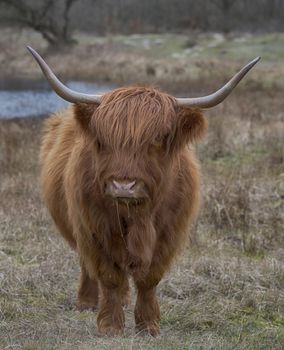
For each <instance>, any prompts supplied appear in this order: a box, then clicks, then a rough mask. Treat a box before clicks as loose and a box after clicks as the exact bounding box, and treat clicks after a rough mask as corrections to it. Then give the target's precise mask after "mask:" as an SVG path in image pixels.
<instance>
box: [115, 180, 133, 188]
mask: <svg viewBox="0 0 284 350" xmlns="http://www.w3.org/2000/svg"><path fill="white" fill-rule="evenodd" d="M112 183H113V186H114V188H115V189H116V190H122V191H129V190H131V189H133V188H134V186H135V184H136V181H135V180H133V181H131V182H129V181H116V180H113V181H112Z"/></svg>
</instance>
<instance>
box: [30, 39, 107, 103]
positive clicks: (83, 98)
mask: <svg viewBox="0 0 284 350" xmlns="http://www.w3.org/2000/svg"><path fill="white" fill-rule="evenodd" d="M27 49H28V50H29V51H30V53H31V54H32V55H33V57H34V58H35V60H36V61H37V63H38V64H39V66H40V68H41V70H42V72H43V74H44V75H45V77H46V79H47V81H48V82H49V84H50V85H51V87H52V89H53V90H54V91H55V92H56V93H57V95H59V96H60V97H62V98H63V99H64V100H66V101H68V102H72V103H79V102H81V103H100V102H101V97H102V96H101V95H88V94H83V93H80V92H76V91H73V90H71V89H69V88H68V87H67V86H65V85H64V84H62V83H61V81H60V80H59V79H58V78H57V77H56V76H55V74H54V73H53V72H52V70H51V69H50V68H49V66H48V65H47V63H46V62H45V61H44V59H43V58H42V57H41V56H40V55H39V54H38V53H37V52H36V51H35V50H34V49H33V48H31V47H30V46H27Z"/></svg>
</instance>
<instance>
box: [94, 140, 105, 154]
mask: <svg viewBox="0 0 284 350" xmlns="http://www.w3.org/2000/svg"><path fill="white" fill-rule="evenodd" d="M96 147H97V150H98V151H99V152H100V151H102V150H103V148H104V146H103V143H102V142H101V141H100V140H98V139H97V140H96Z"/></svg>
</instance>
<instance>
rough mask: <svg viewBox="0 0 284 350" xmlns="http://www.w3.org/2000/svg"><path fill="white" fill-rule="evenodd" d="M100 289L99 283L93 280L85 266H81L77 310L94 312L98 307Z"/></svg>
mask: <svg viewBox="0 0 284 350" xmlns="http://www.w3.org/2000/svg"><path fill="white" fill-rule="evenodd" d="M98 298H99V288H98V282H97V280H95V279H91V278H90V276H89V275H88V272H87V271H86V269H85V266H84V265H83V264H81V276H80V285H79V290H78V295H77V308H78V309H79V310H80V311H83V310H88V309H91V310H94V309H95V308H96V307H97V306H98Z"/></svg>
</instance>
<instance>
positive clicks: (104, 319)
mask: <svg viewBox="0 0 284 350" xmlns="http://www.w3.org/2000/svg"><path fill="white" fill-rule="evenodd" d="M99 281H100V288H101V297H100V301H99V313H98V318H97V323H98V330H99V333H100V334H102V335H119V334H122V333H123V329H124V312H123V303H124V300H123V299H124V297H125V293H126V288H127V277H126V276H125V275H124V274H123V273H122V271H117V270H114V269H113V270H112V269H108V268H106V269H104V271H103V272H102V271H101V272H100V274H99Z"/></svg>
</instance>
